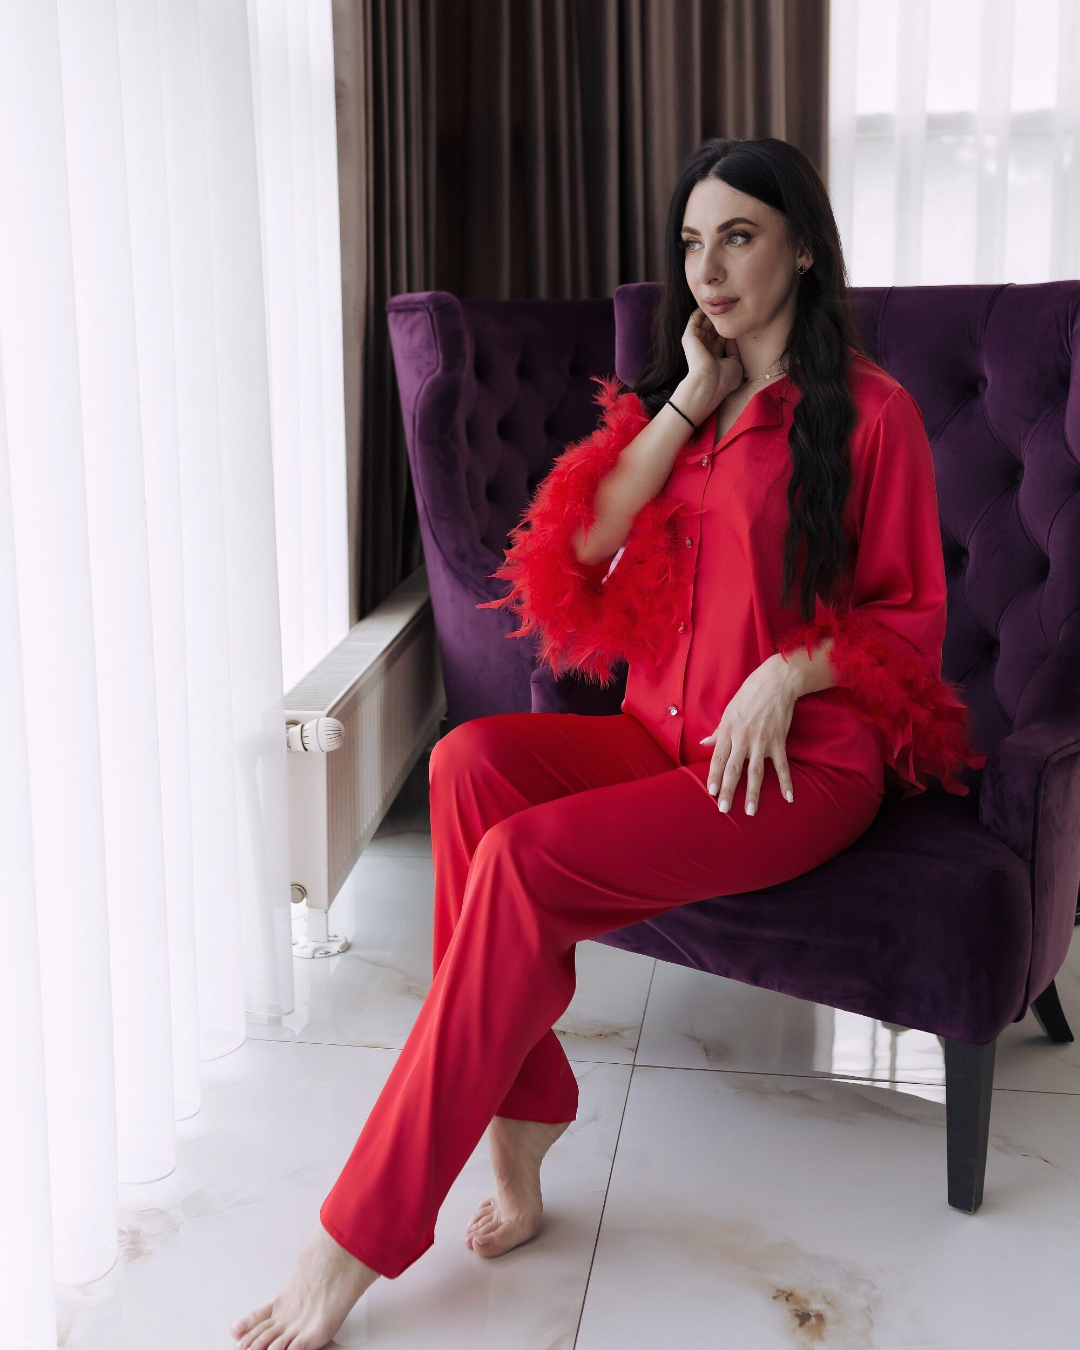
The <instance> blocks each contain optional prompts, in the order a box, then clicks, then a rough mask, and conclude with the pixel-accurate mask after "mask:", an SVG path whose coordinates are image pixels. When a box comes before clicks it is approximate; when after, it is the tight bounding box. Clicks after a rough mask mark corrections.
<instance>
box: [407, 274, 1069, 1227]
mask: <svg viewBox="0 0 1080 1350" xmlns="http://www.w3.org/2000/svg"><path fill="white" fill-rule="evenodd" d="M658 295H659V288H658V286H657V285H655V284H654V283H648V282H645V283H638V284H634V285H627V286H620V287H619V288H618V290H617V291H616V293H615V298H614V305H613V306H612V302H611V301H599V300H598V301H523V302H504V303H498V302H480V301H459V300H457V299H455V298H454V297H453V296H450V295H448V294H446V293H445V292H437V291H435V292H425V293H420V294H414V295H402V296H395V297H394V298H393V299H392V300H390V301H389V302H388V306H387V308H388V311H389V321H390V330H391V338H392V341H393V347H394V357H395V362H396V366H397V375H398V384H399V388H400V390H401V400H402V409H403V413H404V418H405V427H406V434H407V440H408V450H409V455H410V464H411V469H412V474H413V483H414V488H415V491H416V497H417V503H418V508H419V512H420V522H421V530H422V533H423V540H424V548H425V555H426V559H427V566H428V575H429V579H430V584H431V592H432V602H433V607H434V612H435V620H436V625H437V628H438V633H439V645H440V652H441V655H442V659H443V665H444V675H445V678H446V686H447V699H448V704H449V708H450V718H449V720H450V724H451V725H456V723H457V722H458V721H462V720H465V718H467V717H475V716H481V715H483V714H486V713H490V712H499V711H510V710H518V709H529V708H531V709H532V710H533V711H563V712H575V713H593V714H596V713H600V714H603V713H617V712H618V711H619V704H620V702H621V699H622V696H623V692H624V687H625V667H624V668H623V670H622V672H621V675H620V678H619V680H618V681H617V682H616V683H615V684H613V685H611V686H609V687H608V688H607V689H598V688H597V687H596V686H595V685H590V684H587V683H586V682H584V681H579V680H578V679H576V678H575V677H574V676H573V675H564V676H562V677H560V678H559V679H555V678H554V677H553V676H552V674H551V672H550V670H548V669H547V668H546V667H542V668H536V665H535V649H534V647H533V646H532V644H531V640H530V639H528V638H524V639H518V640H517V641H514V642H505V641H504V640H503V637H504V634H505V633H506V632H508V631H510V629H512V628H513V627H514V626H515V623H514V621H513V620H512V619H511V618H510V617H509V616H507V615H506V614H505V613H504V612H503V611H501V610H476V609H475V608H474V606H475V604H476V603H477V602H478V601H479V600H488V599H493V598H495V597H496V596H497V595H501V594H503V593H504V583H502V582H498V581H492V580H489V576H490V573H491V572H493V571H494V570H495V568H496V567H497V566H498V564H499V563H500V562H501V560H502V556H503V548H504V547H505V545H506V543H507V537H506V536H507V532H508V530H509V528H510V526H511V525H513V524H515V523H516V522H517V520H518V518H519V516H520V513H521V511H522V510H523V509H524V506H525V504H526V502H527V500H528V498H529V496H530V495H531V492H532V489H533V487H534V486H535V485H536V484H537V483H538V482H539V481H540V480H541V479H542V478H543V477H544V475H545V474H546V473H547V471H548V469H549V468H550V466H551V463H552V461H553V460H554V458H555V456H556V455H557V454H558V453H559V452H560V450H561V449H562V448H563V446H564V445H565V444H566V443H567V442H569V441H570V440H574V439H577V438H579V437H581V436H584V435H586V434H588V432H590V431H591V430H592V429H593V427H594V426H595V425H596V422H597V410H596V408H595V407H594V406H593V405H592V403H591V399H592V394H593V390H594V386H593V385H592V384H591V383H590V378H589V377H590V376H591V375H594V374H605V375H607V374H610V373H611V372H612V370H613V369H614V372H615V373H616V374H617V375H618V376H619V378H620V379H621V380H623V381H625V382H630V381H632V380H633V379H634V378H635V376H636V375H637V373H638V371H640V370H641V369H642V367H643V366H644V364H645V362H646V360H647V359H648V354H649V351H648V349H649V341H650V331H651V320H652V315H653V312H654V309H655V305H656V302H657V299H658ZM855 297H856V306H857V317H858V321H859V327H860V331H861V333H862V337H863V341H864V343H865V345H866V348H867V351H868V353H869V355H870V356H871V358H872V359H873V360H875V361H876V362H877V363H878V364H879V365H881V366H883V367H884V368H885V369H886V370H888V371H889V372H890V373H891V374H893V375H894V376H895V377H896V378H897V379H898V380H899V381H900V382H901V383H902V384H903V385H904V386H905V388H907V389H908V390H909V391H910V392H911V393H912V394H913V395H914V396H915V398H916V399H917V401H918V403H919V405H920V408H921V409H922V412H923V417H924V421H925V423H926V429H927V434H928V436H929V439H930V443H931V446H932V448H933V452H934V464H935V471H936V475H937V484H938V498H939V507H940V516H941V532H942V546H943V551H944V557H945V567H946V573H947V576H948V580H949V619H948V630H947V634H946V639H945V647H944V670H943V673H944V675H945V677H946V678H948V679H950V680H954V681H956V682H957V683H958V684H959V685H960V686H961V687H962V689H963V692H964V697H965V700H966V701H967V703H968V704H969V706H970V708H971V711H972V731H973V735H974V739H975V741H976V743H977V744H978V746H979V748H980V749H981V750H983V751H985V752H986V754H987V756H988V758H987V762H986V765H985V767H984V768H983V769H982V770H968V771H966V772H965V774H964V775H963V776H964V779H965V781H966V782H967V783H968V784H969V785H970V787H971V793H970V795H969V796H967V797H956V796H953V795H951V794H948V793H945V792H944V791H941V790H937V789H936V788H932V789H931V790H930V791H928V792H926V793H925V794H922V795H920V796H915V797H910V798H906V799H905V798H901V797H900V796H899V794H898V793H892V792H890V793H888V794H887V795H886V798H885V801H884V802H883V804H882V807H881V810H880V811H879V813H878V816H877V818H876V820H875V821H874V823H873V825H871V827H870V829H869V830H867V832H866V833H865V834H864V835H863V836H862V837H861V838H860V839H859V840H858V841H857V842H856V843H855V844H854V845H853V846H852V847H851V848H850V849H848V850H846V851H845V852H844V853H842V854H840V855H838V856H837V857H835V858H833V859H831V860H830V861H829V862H827V863H825V864H824V865H823V866H821V867H818V868H815V869H814V870H813V871H811V872H808V873H805V874H804V875H803V876H800V877H797V878H795V879H794V880H793V881H790V882H787V883H785V884H783V885H780V886H774V887H770V888H767V889H765V890H760V891H754V892H750V893H746V894H738V895H726V896H719V897H717V898H715V899H712V900H703V901H700V902H698V903H696V904H690V905H685V906H681V907H679V908H678V909H674V910H671V911H669V912H668V913H666V914H663V915H661V916H659V917H657V918H655V919H651V920H649V921H647V922H645V923H640V924H635V925H633V926H631V927H627V928H623V929H619V930H618V931H616V932H612V933H609V934H606V935H605V936H604V937H602V938H601V939H600V941H602V942H605V943H607V944H609V945H611V946H615V947H622V948H625V949H627V950H630V951H636V952H641V953H643V954H644V955H647V956H653V957H657V958H659V959H661V960H664V961H672V962H676V963H678V964H682V965H686V966H691V967H695V968H697V969H701V970H707V971H712V972H713V973H715V974H718V975H724V976H727V977H728V978H729V979H734V980H739V981H742V982H743V983H747V984H753V985H757V986H760V987H763V988H769V989H776V990H779V991H782V992H784V993H786V994H790V995H793V996H795V997H797V998H802V999H806V1000H809V1001H812V1002H815V1003H820V1004H824V1005H827V1006H830V1007H834V1008H840V1009H845V1010H847V1011H851V1012H856V1013H861V1014H863V1015H865V1016H867V1017H872V1018H878V1019H880V1020H882V1021H885V1022H891V1023H897V1024H899V1025H901V1026H905V1027H912V1028H917V1029H920V1030H923V1031H928V1032H931V1033H933V1034H936V1035H938V1036H940V1037H941V1038H942V1041H943V1044H944V1051H945V1071H946V1120H947V1160H948V1199H949V1204H950V1205H953V1206H955V1207H956V1208H958V1209H962V1210H965V1211H968V1212H974V1211H975V1210H976V1209H978V1207H979V1205H980V1204H981V1201H982V1194H983V1178H984V1174H985V1167H986V1152H987V1142H988V1136H989V1123H990V1102H991V1088H992V1086H993V1075H994V1051H995V1046H996V1042H997V1037H998V1036H999V1035H1000V1033H1001V1032H1002V1031H1003V1030H1004V1028H1005V1027H1006V1026H1007V1025H1008V1024H1009V1023H1010V1022H1017V1021H1019V1020H1020V1019H1021V1018H1022V1017H1023V1016H1024V1014H1025V1013H1026V1011H1027V1009H1028V1007H1029V1006H1030V1007H1031V1009H1032V1011H1033V1013H1034V1015H1035V1017H1036V1019H1037V1020H1038V1022H1039V1025H1040V1026H1041V1027H1042V1028H1043V1030H1044V1031H1045V1032H1046V1034H1047V1035H1048V1036H1049V1037H1050V1038H1051V1039H1053V1040H1056V1041H1069V1040H1072V1033H1071V1031H1070V1029H1069V1026H1068V1023H1067V1021H1066V1018H1065V1015H1064V1013H1063V1011H1062V1008H1061V1005H1060V1002H1059V1000H1058V997H1057V994H1056V991H1055V988H1054V977H1055V976H1056V974H1057V972H1058V970H1059V969H1060V968H1061V965H1062V962H1063V961H1064V959H1065V955H1066V952H1067V950H1068V946H1069V941H1070V937H1071V935H1072V931H1073V923H1074V918H1075V915H1076V900H1077V885H1078V882H1080V281H1060V282H1049V283H1045V284H1041V285H1031V286H1015V285H1006V286H940V287H935V286H917V287H916V286H913V287H892V288H883V289H876V288H865V289H857V290H856V292H855ZM496 588H499V589H496ZM507 649H510V650H509V651H508V650H507Z"/></svg>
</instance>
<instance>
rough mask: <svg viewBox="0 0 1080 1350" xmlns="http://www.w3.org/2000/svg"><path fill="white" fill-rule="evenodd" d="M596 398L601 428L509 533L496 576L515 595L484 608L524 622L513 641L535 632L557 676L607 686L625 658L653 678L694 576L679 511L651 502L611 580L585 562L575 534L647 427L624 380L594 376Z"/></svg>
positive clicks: (559, 463)
mask: <svg viewBox="0 0 1080 1350" xmlns="http://www.w3.org/2000/svg"><path fill="white" fill-rule="evenodd" d="M593 379H594V380H596V382H597V383H598V384H599V386H600V390H599V393H598V394H597V395H596V398H595V401H596V402H597V403H599V404H600V406H601V407H602V408H603V416H602V419H601V422H600V425H599V427H597V429H596V430H595V431H594V432H593V433H592V434H591V435H590V436H587V437H586V438H585V439H584V440H582V441H579V442H576V443H573V444H571V445H570V446H569V447H568V448H567V449H566V450H564V451H563V453H562V454H561V455H559V457H558V458H557V459H556V461H555V463H554V465H553V466H552V468H551V471H550V473H549V474H548V475H547V477H546V478H545V479H544V481H543V482H542V483H541V484H540V486H539V487H538V488H537V489H536V492H535V493H534V495H533V498H532V501H531V502H530V503H529V506H528V508H527V510H526V512H525V514H524V516H523V517H522V520H521V522H520V523H519V524H518V525H517V526H516V527H515V528H514V529H513V530H511V531H510V539H511V540H512V545H511V547H510V548H508V549H506V550H505V553H506V561H505V562H504V563H503V564H502V566H501V567H500V568H499V570H498V571H497V572H493V573H491V574H490V575H491V576H492V577H499V578H503V579H507V580H509V581H511V582H513V587H512V589H511V591H510V592H509V594H507V595H506V596H504V597H503V598H502V599H499V600H488V601H485V602H484V603H482V604H479V605H477V606H476V608H477V609H495V608H498V607H500V606H505V607H506V608H508V609H512V610H514V611H515V612H516V613H517V615H518V617H519V618H521V620H522V625H521V627H520V628H518V629H517V630H516V631H515V632H513V633H507V634H506V636H507V637H524V636H526V634H528V633H531V632H533V631H534V630H535V631H537V632H538V634H539V638H540V646H539V653H538V658H539V660H540V661H541V662H542V663H546V664H548V665H549V666H550V667H551V668H552V670H553V671H554V672H555V674H556V675H559V674H561V673H562V671H563V670H565V669H570V668H574V669H577V670H578V671H580V673H581V674H582V675H584V676H585V677H586V678H588V679H591V680H596V681H598V682H599V683H601V684H604V685H606V684H609V683H610V682H611V681H612V680H613V679H614V678H615V677H614V672H613V671H612V668H611V667H612V664H613V663H614V662H616V661H618V660H619V659H620V658H622V657H625V658H627V659H629V660H632V661H633V662H634V663H635V664H636V663H639V662H640V663H641V664H642V665H643V666H644V667H645V668H646V669H647V670H650V671H651V672H652V673H653V674H655V672H656V669H657V662H659V661H660V660H661V659H662V657H663V655H664V653H665V652H666V651H667V649H668V644H669V643H670V642H673V641H675V640H677V636H678V628H679V623H680V622H684V623H685V622H688V621H689V618H690V616H689V613H687V612H684V611H685V610H686V608H687V603H688V600H689V598H690V586H689V580H690V578H689V575H688V574H687V564H686V559H685V557H684V554H685V550H684V549H681V548H680V547H679V542H680V538H681V534H682V531H681V530H680V529H679V528H678V520H677V517H678V513H679V511H680V509H681V508H680V505H679V503H678V502H676V501H674V500H672V499H671V498H665V497H662V496H656V497H653V498H652V499H651V500H650V501H648V502H646V503H645V505H644V506H642V508H641V509H640V510H639V511H638V513H637V514H636V515H635V517H634V519H633V521H632V523H631V526H630V532H629V534H628V536H627V540H626V543H625V544H624V545H623V548H622V550H621V552H620V553H618V554H616V556H615V562H614V563H613V564H612V568H611V570H609V572H608V575H607V577H606V578H605V579H604V580H603V581H602V582H599V584H597V583H598V572H599V570H600V569H599V567H598V566H587V565H585V564H583V563H580V562H579V561H578V559H577V556H576V555H575V553H574V548H573V542H572V541H573V537H574V535H575V533H576V532H577V529H578V526H581V527H582V528H583V529H585V530H586V531H588V530H589V528H591V526H592V525H593V524H594V523H595V520H596V509H595V497H596V489H597V487H598V485H599V483H600V480H601V479H602V478H603V477H604V476H605V475H606V474H608V473H610V471H611V470H612V469H613V468H614V467H615V465H616V463H617V462H618V459H619V455H620V454H621V453H622V451H623V450H624V449H625V448H626V446H627V445H629V444H630V442H631V441H632V440H633V439H634V437H635V436H637V434H638V433H639V432H640V431H641V430H642V429H643V428H644V427H645V426H647V425H648V422H649V416H648V413H647V412H646V410H645V407H644V405H643V404H642V402H641V400H640V399H639V398H638V396H637V394H635V393H633V392H631V391H629V390H628V391H627V392H626V393H623V394H618V393H617V392H616V390H617V389H618V386H619V383H620V382H619V381H618V380H617V379H615V378H614V377H613V378H610V379H605V378H603V377H602V376H593Z"/></svg>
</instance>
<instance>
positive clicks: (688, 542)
mask: <svg viewBox="0 0 1080 1350" xmlns="http://www.w3.org/2000/svg"><path fill="white" fill-rule="evenodd" d="M683 543H684V544H685V545H686V547H687V548H693V547H694V541H693V540H692V539H691V538H690V536H689V535H687V536H686V538H685V539H684V540H683Z"/></svg>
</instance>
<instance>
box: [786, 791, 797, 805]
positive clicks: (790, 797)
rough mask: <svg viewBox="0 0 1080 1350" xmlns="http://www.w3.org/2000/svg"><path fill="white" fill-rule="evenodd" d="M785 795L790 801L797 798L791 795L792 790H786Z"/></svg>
mask: <svg viewBox="0 0 1080 1350" xmlns="http://www.w3.org/2000/svg"><path fill="white" fill-rule="evenodd" d="M784 796H785V797H786V798H787V799H788V801H789V802H793V801H794V800H795V798H794V797H793V796H792V795H791V793H790V791H789V792H785V793H784Z"/></svg>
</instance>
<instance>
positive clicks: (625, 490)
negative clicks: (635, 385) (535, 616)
mask: <svg viewBox="0 0 1080 1350" xmlns="http://www.w3.org/2000/svg"><path fill="white" fill-rule="evenodd" d="M708 398H709V394H708V392H707V391H706V390H705V389H703V388H702V386H700V385H699V384H698V382H697V381H695V380H693V379H692V378H691V376H689V375H688V376H686V378H685V379H684V380H683V381H682V382H681V383H680V384H679V385H678V387H677V388H676V390H675V392H674V393H673V394H672V396H671V400H672V402H673V403H675V404H676V405H677V406H678V407H679V408H680V409H681V411H682V412H684V413H685V414H686V416H687V417H688V418H689V419H690V421H691V422H693V423H694V425H695V426H698V425H700V423H701V422H702V421H703V420H704V419H705V418H706V417H707V416H708V415H709V413H710V412H711V411H712V408H711V407H707V406H706V403H707V401H708ZM692 435H693V429H692V428H691V426H690V424H689V423H688V422H687V421H686V420H685V419H684V418H682V417H680V416H679V414H678V413H677V412H676V411H675V409H674V408H669V407H668V406H667V404H666V403H665V404H664V406H663V407H662V408H661V409H660V411H659V412H658V413H657V414H656V415H655V417H653V418H652V420H651V421H650V422H649V424H648V426H646V427H644V428H643V429H642V430H641V431H640V432H638V434H637V435H636V436H635V437H634V439H633V440H632V441H631V442H630V443H629V445H627V446H626V448H625V449H624V450H623V451H622V453H621V454H620V456H619V462H618V464H617V465H616V466H615V468H614V469H612V470H611V472H610V473H608V474H605V476H604V477H603V478H602V479H601V480H600V483H599V485H598V487H597V489H596V499H595V509H596V519H595V521H594V523H593V525H592V526H591V527H590V529H589V532H588V538H587V539H586V537H585V533H584V531H583V530H582V529H579V530H577V531H576V532H575V534H574V538H573V546H574V553H575V554H576V556H577V560H578V562H580V563H584V564H586V565H589V566H591V565H593V564H595V563H598V562H602V561H603V560H604V559H605V558H610V557H611V555H612V554H614V553H617V552H618V551H619V549H620V548H622V546H623V544H625V543H626V540H627V537H628V535H629V533H630V526H631V525H632V523H633V520H634V517H635V515H637V513H638V511H640V510H641V508H642V507H643V506H644V505H645V503H646V502H648V501H651V500H652V498H653V497H655V496H656V495H657V493H658V492H659V491H660V489H661V488H662V487H663V486H664V484H665V483H666V482H667V480H668V478H669V476H670V474H671V467H672V465H673V464H674V462H675V456H676V455H677V454H678V453H679V451H680V450H681V449H682V447H683V446H684V445H685V444H686V442H687V441H688V440H689V439H690V437H691V436H692Z"/></svg>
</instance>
